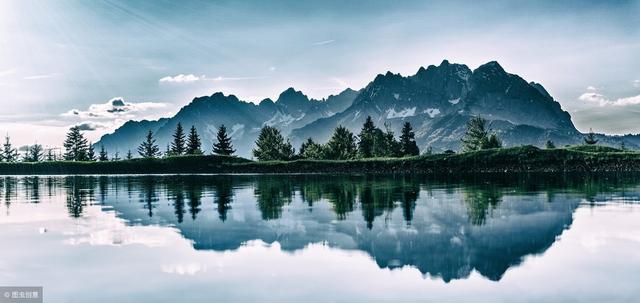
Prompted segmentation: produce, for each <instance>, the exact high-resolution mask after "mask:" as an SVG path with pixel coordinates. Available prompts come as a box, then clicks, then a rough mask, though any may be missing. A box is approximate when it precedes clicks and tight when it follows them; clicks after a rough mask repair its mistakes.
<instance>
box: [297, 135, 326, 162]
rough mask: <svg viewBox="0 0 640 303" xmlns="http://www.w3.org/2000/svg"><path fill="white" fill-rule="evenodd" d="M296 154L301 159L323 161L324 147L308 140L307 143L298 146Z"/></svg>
mask: <svg viewBox="0 0 640 303" xmlns="http://www.w3.org/2000/svg"><path fill="white" fill-rule="evenodd" d="M298 154H299V155H300V157H301V158H303V159H315V160H320V159H325V147H324V146H323V145H322V144H318V143H316V142H314V141H313V139H311V138H308V139H307V141H305V142H303V143H302V145H300V151H299V153H298Z"/></svg>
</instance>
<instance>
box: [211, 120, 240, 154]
mask: <svg viewBox="0 0 640 303" xmlns="http://www.w3.org/2000/svg"><path fill="white" fill-rule="evenodd" d="M217 141H218V142H217V143H215V144H213V153H214V154H218V155H227V156H228V155H232V154H233V153H235V152H236V151H235V150H234V149H233V146H232V145H231V138H229V136H228V135H227V128H226V127H225V126H224V124H223V125H220V128H218V135H217Z"/></svg>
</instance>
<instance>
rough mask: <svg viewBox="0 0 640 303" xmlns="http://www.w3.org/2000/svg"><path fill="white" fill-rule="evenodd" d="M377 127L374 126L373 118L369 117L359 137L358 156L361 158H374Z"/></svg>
mask: <svg viewBox="0 0 640 303" xmlns="http://www.w3.org/2000/svg"><path fill="white" fill-rule="evenodd" d="M375 131H376V126H375V125H374V124H373V120H372V119H371V116H367V120H366V121H365V122H364V124H363V125H362V130H361V131H360V134H359V135H358V137H359V138H360V140H359V141H358V155H359V156H360V157H361V158H371V157H372V156H373V144H374V136H375Z"/></svg>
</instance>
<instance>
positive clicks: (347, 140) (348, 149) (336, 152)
mask: <svg viewBox="0 0 640 303" xmlns="http://www.w3.org/2000/svg"><path fill="white" fill-rule="evenodd" d="M356 153H357V147H356V138H355V136H354V135H353V133H351V131H349V130H348V129H347V128H345V127H343V126H342V125H340V126H338V127H336V129H335V130H334V132H333V136H331V139H329V142H327V148H326V157H327V159H332V160H348V159H353V158H355V156H356Z"/></svg>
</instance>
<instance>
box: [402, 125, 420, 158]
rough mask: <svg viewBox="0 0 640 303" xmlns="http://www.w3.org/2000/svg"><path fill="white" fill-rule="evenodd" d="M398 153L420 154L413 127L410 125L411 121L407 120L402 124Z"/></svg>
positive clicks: (403, 154) (405, 154) (406, 154)
mask: <svg viewBox="0 0 640 303" xmlns="http://www.w3.org/2000/svg"><path fill="white" fill-rule="evenodd" d="M400 154H401V155H402V156H417V155H419V154H420V149H419V148H418V144H417V143H416V138H415V133H414V132H413V127H411V123H409V122H405V123H404V125H403V126H402V133H401V134H400Z"/></svg>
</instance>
